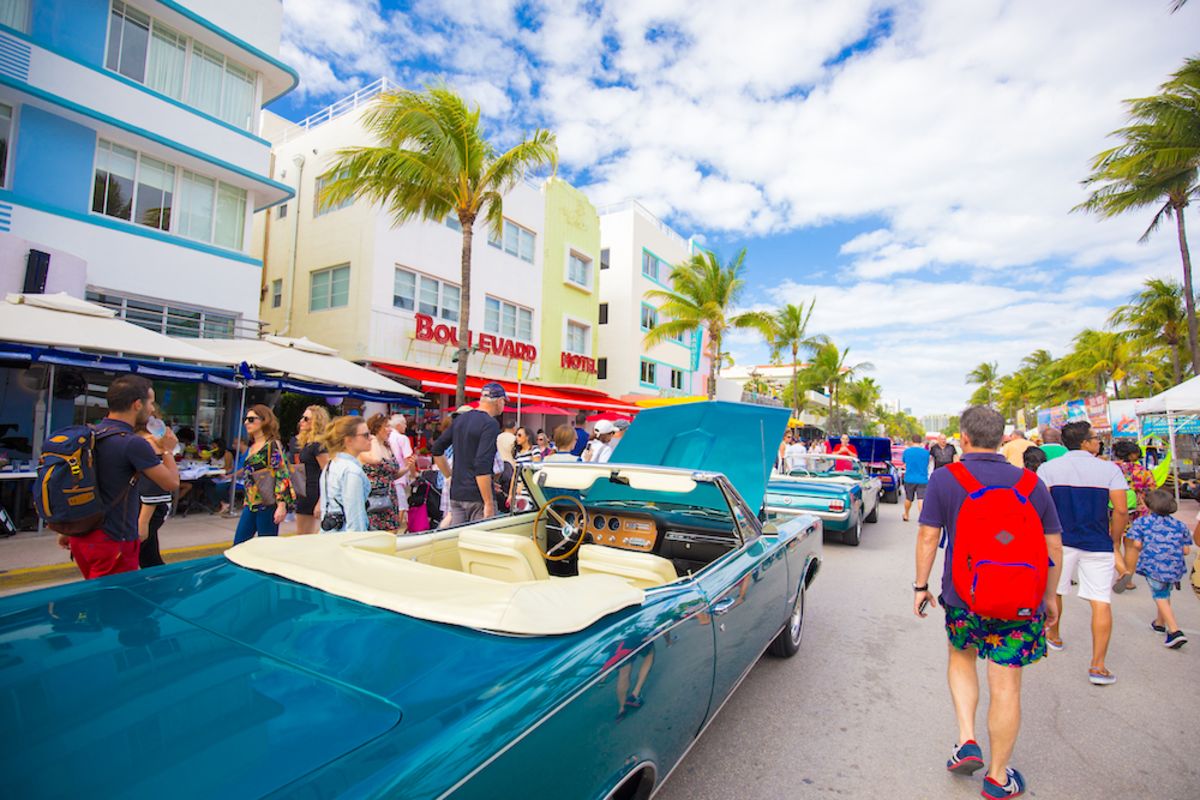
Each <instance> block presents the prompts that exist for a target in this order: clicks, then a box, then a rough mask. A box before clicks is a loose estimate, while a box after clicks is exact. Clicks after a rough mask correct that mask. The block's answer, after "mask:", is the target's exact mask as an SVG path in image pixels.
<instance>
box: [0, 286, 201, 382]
mask: <svg viewBox="0 0 1200 800" xmlns="http://www.w3.org/2000/svg"><path fill="white" fill-rule="evenodd" d="M0 342H14V343H17V344H21V345H27V346H29V351H28V352H30V353H34V352H36V350H38V349H43V348H68V349H70V350H87V351H93V352H101V353H114V354H122V355H130V356H150V357H152V358H156V359H158V358H162V359H169V360H171V361H182V362H192V363H200V364H219V363H223V359H221V358H220V357H217V356H214V355H213V354H212V353H210V352H208V351H206V350H203V349H200V348H198V347H195V346H193V345H191V344H188V343H187V342H184V341H180V340H178V339H172V338H171V337H169V336H164V335H163V334H161V333H155V332H154V331H149V330H146V329H145V328H140V327H138V326H137V325H134V324H132V323H129V322H126V321H125V320H122V319H117V318H116V314H115V312H113V311H112V310H111V309H107V308H104V307H102V306H98V305H95V304H94V303H88V302H85V301H83V300H80V299H79V298H77V297H71V296H70V295H68V294H65V293H60V294H9V295H8V296H6V297H5V302H4V303H3V304H0ZM39 360H48V361H50V363H54V362H53V360H52V359H39Z"/></svg>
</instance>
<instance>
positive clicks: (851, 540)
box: [842, 517, 863, 547]
mask: <svg viewBox="0 0 1200 800" xmlns="http://www.w3.org/2000/svg"><path fill="white" fill-rule="evenodd" d="M862 526H863V523H862V517H857V518H856V519H855V520H854V524H853V525H851V526H850V530H848V531H843V532H842V544H848V545H850V546H851V547H858V544H859V542H861V541H862Z"/></svg>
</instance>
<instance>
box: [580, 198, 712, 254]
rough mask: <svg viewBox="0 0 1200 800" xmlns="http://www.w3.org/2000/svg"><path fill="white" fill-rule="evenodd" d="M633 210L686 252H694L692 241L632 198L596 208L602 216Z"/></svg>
mask: <svg viewBox="0 0 1200 800" xmlns="http://www.w3.org/2000/svg"><path fill="white" fill-rule="evenodd" d="M631 209H632V210H633V211H634V213H636V214H640V215H641V216H642V217H643V218H644V219H645V220H646V221H647V222H649V223H650V224H652V225H654V227H656V228H658V229H659V230H660V231H662V232H663V233H665V234H666V235H667V236H669V237H671V239H672V240H674V241H675V242H677V243H678V244H679V246H680V247H682V248H683V249H684V250H687V251H688V253H691V252H692V243H691V241H690V240H688V239H684V238H683V237H682V236H681V235H679V233H677V232H676V231H675V229H674V228H672V227H671V226H670V225H668V224H667V223H665V222H663V221H662V220H661V219H659V218H658V217H656V216H654V214H652V213H650V209H648V208H646V207H645V206H644V205H642V204H641V203H639V202H638V201H637V200H633V199H632V198H631V199H629V200H622V201H620V202H619V203H609V204H608V205H605V206H599V207H597V208H596V213H597V214H599V215H600V216H604V215H605V214H617V213H620V212H622V211H629V210H631Z"/></svg>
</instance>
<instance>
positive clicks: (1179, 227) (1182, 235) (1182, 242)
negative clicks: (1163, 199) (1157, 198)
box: [1172, 204, 1200, 375]
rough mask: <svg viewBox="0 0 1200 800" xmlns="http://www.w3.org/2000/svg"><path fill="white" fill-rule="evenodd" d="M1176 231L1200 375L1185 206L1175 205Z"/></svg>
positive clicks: (1194, 368)
mask: <svg viewBox="0 0 1200 800" xmlns="http://www.w3.org/2000/svg"><path fill="white" fill-rule="evenodd" d="M1172 207H1173V208H1174V209H1175V230H1176V231H1177V232H1178V233H1179V255H1180V256H1181V257H1182V258H1183V302H1184V304H1185V305H1186V307H1187V323H1188V350H1189V351H1190V352H1191V354H1192V374H1193V375H1200V348H1198V347H1197V345H1196V298H1195V297H1194V296H1193V294H1192V256H1191V254H1190V253H1188V244H1187V230H1186V229H1185V228H1184V225H1183V209H1184V205H1183V204H1179V205H1173V206H1172Z"/></svg>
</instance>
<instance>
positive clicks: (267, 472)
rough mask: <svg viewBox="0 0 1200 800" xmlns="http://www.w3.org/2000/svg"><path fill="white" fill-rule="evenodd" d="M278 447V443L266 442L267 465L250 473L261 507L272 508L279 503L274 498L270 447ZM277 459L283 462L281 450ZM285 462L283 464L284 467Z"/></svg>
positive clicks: (273, 472)
mask: <svg viewBox="0 0 1200 800" xmlns="http://www.w3.org/2000/svg"><path fill="white" fill-rule="evenodd" d="M272 445H276V446H277V445H278V442H267V446H266V451H267V465H266V466H265V467H263V468H262V469H256V470H254V471H253V472H251V473H250V480H251V482H252V483H253V484H254V488H255V489H257V490H258V496H259V498H260V499H261V500H262V503H263V505H265V506H273V505H275V504H276V503H278V502H279V500H278V499H277V498H276V497H275V470H274V469H272V468H271V446H272ZM279 459H280V460H281V461H283V460H284V459H283V449H282V448H280V450H279ZM286 463H287V462H286V461H284V464H285V465H286Z"/></svg>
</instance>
